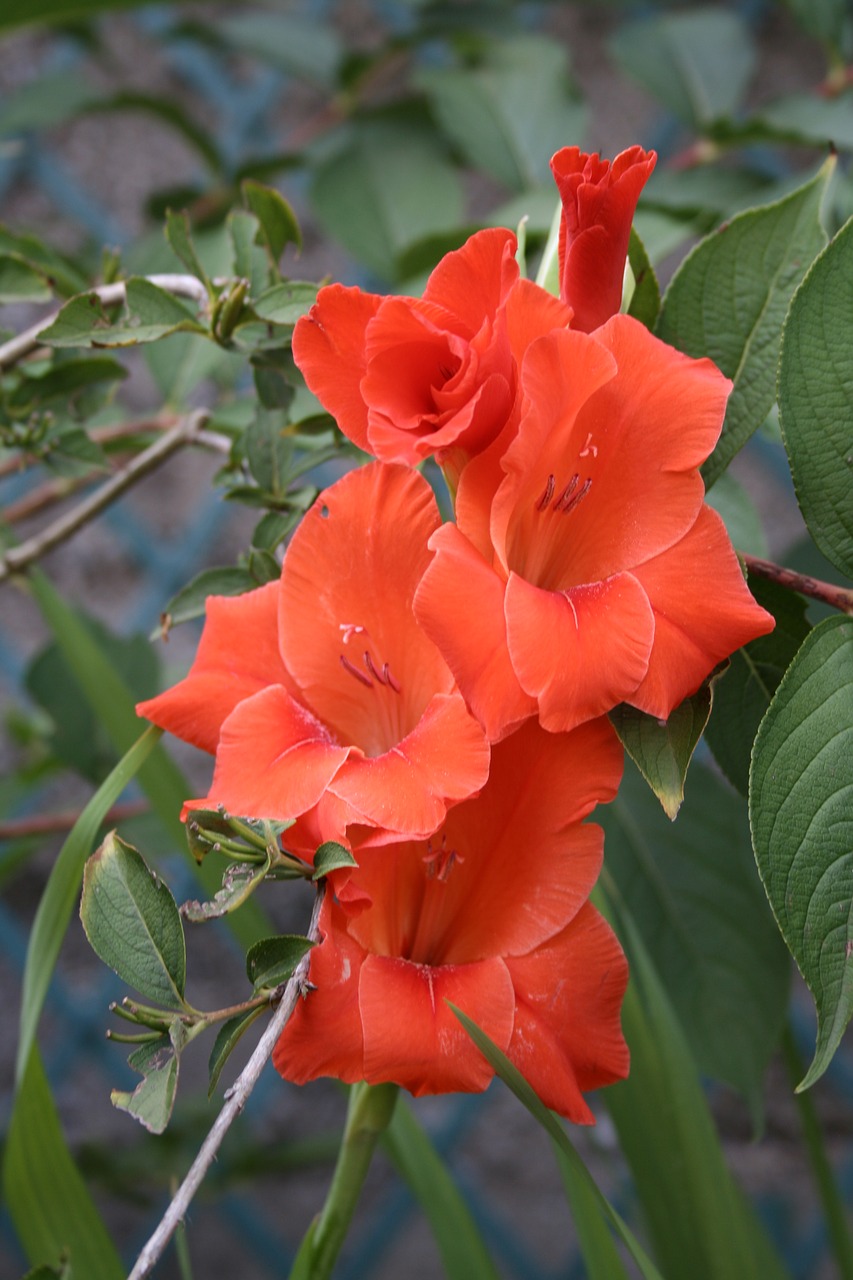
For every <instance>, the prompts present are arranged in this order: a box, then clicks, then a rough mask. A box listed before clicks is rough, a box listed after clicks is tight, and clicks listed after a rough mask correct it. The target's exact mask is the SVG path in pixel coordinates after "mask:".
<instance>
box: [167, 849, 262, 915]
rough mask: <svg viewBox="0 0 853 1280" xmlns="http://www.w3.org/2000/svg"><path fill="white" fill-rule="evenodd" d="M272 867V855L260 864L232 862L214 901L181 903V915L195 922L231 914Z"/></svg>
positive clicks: (253, 890) (252, 891) (240, 905)
mask: <svg viewBox="0 0 853 1280" xmlns="http://www.w3.org/2000/svg"><path fill="white" fill-rule="evenodd" d="M269 869H270V859H269V857H267V858H266V859H265V861H264V862H262V863H260V864H257V863H246V862H232V863H231V864H230V865H229V866H228V867H226V869H225V873H224V875H223V877H222V888H221V889H219V890H217V892H216V894H215V895H214V897H213V899H212V901H210V902H198V901H196V900H193V901H191V902H185V903H183V905H182V906H181V915H183V916H184V917H185V918H186V919H187V920H189V921H190V922H191V923H192V924H203V923H204V922H205V921H206V920H218V919H219V918H220V917H221V916H226V915H230V913H231V912H232V911H236V910H237V909H238V907H242V905H243V903H244V902H246V901H247V900H248V899H249V898H250V897H251V895H252V894H253V893H254V892H255V890H256V889H257V887H258V885H259V884H261V883H262V881H263V880H264V877H265V876H266V874H267V872H268V871H269Z"/></svg>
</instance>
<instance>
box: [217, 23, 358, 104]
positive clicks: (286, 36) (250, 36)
mask: <svg viewBox="0 0 853 1280" xmlns="http://www.w3.org/2000/svg"><path fill="white" fill-rule="evenodd" d="M216 29H217V31H221V32H222V33H223V35H224V36H225V39H226V43H227V46H228V48H229V49H230V50H242V51H243V52H244V53H249V54H251V55H252V56H253V57H256V58H263V60H264V61H265V62H269V63H271V64H272V65H273V66H274V67H279V68H280V69H281V70H282V71H285V72H286V73H287V74H288V75H291V76H295V77H297V78H298V79H300V80H308V81H309V82H311V83H313V84H317V85H320V86H321V87H323V88H328V87H329V86H330V85H333V84H334V83H335V81H336V78H337V72H338V66H339V64H340V62H341V60H342V58H343V53H344V51H343V47H342V45H341V41H340V38H339V36H338V35H337V33H336V32H335V30H334V27H333V26H332V25H331V24H330V23H328V22H317V21H312V20H311V19H310V18H305V17H302V16H301V15H300V14H295V13H243V14H237V15H235V16H233V17H229V18H226V19H225V20H224V21H223V22H219V23H217V26H216Z"/></svg>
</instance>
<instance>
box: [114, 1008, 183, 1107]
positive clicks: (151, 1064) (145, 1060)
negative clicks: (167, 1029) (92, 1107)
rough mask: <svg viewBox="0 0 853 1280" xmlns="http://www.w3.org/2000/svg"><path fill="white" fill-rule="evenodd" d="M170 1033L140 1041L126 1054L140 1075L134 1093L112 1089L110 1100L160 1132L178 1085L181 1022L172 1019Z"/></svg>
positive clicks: (181, 1034)
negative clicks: (136, 1046) (137, 1046)
mask: <svg viewBox="0 0 853 1280" xmlns="http://www.w3.org/2000/svg"><path fill="white" fill-rule="evenodd" d="M172 1032H173V1034H171V1035H168V1036H167V1035H162V1036H160V1037H158V1039H157V1040H154V1041H152V1042H151V1043H150V1044H146V1045H142V1046H141V1048H139V1049H137V1050H136V1051H135V1052H134V1053H132V1054H131V1055H130V1057H129V1058H128V1060H127V1061H128V1064H129V1066H131V1067H132V1068H133V1070H134V1071H138V1072H139V1074H140V1075H141V1076H142V1080H141V1082H140V1083H139V1084H138V1085H137V1086H136V1088H135V1089H134V1090H133V1093H125V1092H123V1091H122V1090H120V1089H113V1091H112V1093H111V1094H110V1102H112V1104H113V1106H114V1107H115V1108H116V1110H118V1111H126V1112H127V1113H128V1115H131V1116H133V1117H134V1119H135V1120H138V1121H139V1123H140V1124H141V1125H143V1126H144V1128H146V1129H147V1130H148V1132H149V1133H162V1132H163V1131H164V1129H165V1128H166V1126H167V1125H168V1123H169V1120H170V1118H171V1115H172V1109H173V1107H174V1105H175V1093H176V1091H177V1088H178V1068H179V1063H180V1053H181V1049H182V1048H183V1035H184V1034H185V1033H182V1028H180V1023H179V1022H178V1021H177V1020H176V1021H174V1022H173V1023H172Z"/></svg>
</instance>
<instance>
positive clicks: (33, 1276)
mask: <svg viewBox="0 0 853 1280" xmlns="http://www.w3.org/2000/svg"><path fill="white" fill-rule="evenodd" d="M22 1280H74V1277H73V1275H72V1274H71V1268H70V1266H68V1264H67V1263H64V1264H62V1266H61V1269H60V1270H59V1271H57V1270H56V1268H55V1267H36V1268H35V1270H33V1271H28V1272H27V1274H26V1275H25V1276H24V1277H23V1278H22Z"/></svg>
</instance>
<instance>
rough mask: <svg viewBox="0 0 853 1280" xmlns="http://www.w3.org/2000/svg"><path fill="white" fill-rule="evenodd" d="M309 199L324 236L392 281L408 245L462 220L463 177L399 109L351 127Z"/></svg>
mask: <svg viewBox="0 0 853 1280" xmlns="http://www.w3.org/2000/svg"><path fill="white" fill-rule="evenodd" d="M311 195H312V200H313V204H314V210H315V213H316V215H317V217H318V219H319V220H320V222H321V223H322V225H323V227H324V228H325V230H326V231H327V232H328V234H329V235H331V236H333V237H334V238H335V239H337V240H339V241H340V243H341V244H342V245H343V246H344V247H345V248H346V249H347V250H348V251H349V252H350V253H352V254H353V256H354V257H355V258H357V259H358V260H359V261H360V262H363V263H364V264H365V265H366V266H368V267H370V268H371V269H372V270H374V271H376V272H377V273H378V274H379V275H380V276H383V277H384V278H385V279H394V278H395V276H396V272H397V263H398V259H399V257H400V255H401V254H402V253H403V251H404V250H405V249H406V248H407V247H408V246H410V245H411V244H413V243H415V242H416V241H418V240H421V239H423V238H424V237H425V236H427V235H430V234H432V233H434V232H439V231H446V230H449V229H450V228H452V227H454V226H455V225H456V224H457V223H458V222H461V221H462V219H463V215H464V197H463V192H462V186H461V183H460V179H459V177H458V175H457V173H456V171H455V169H454V168H453V167H452V165H451V164H450V162H449V161H448V159H447V158H446V156H445V153H444V151H443V149H442V147H441V145H440V143H439V142H438V141H437V140H436V138H435V136H434V134H433V133H432V132H431V131H430V130H429V129H428V128H427V127H426V126H425V125H424V123H423V122H421V121H418V120H417V119H416V120H409V119H408V118H407V117H406V116H404V115H403V114H402V113H400V112H397V113H396V114H395V116H394V118H393V119H390V118H389V119H382V118H377V119H369V120H361V121H358V122H355V123H353V124H352V125H350V126H349V128H348V129H347V130H346V131H344V132H343V134H342V137H341V145H340V148H339V149H338V150H337V151H335V152H334V153H333V154H332V155H331V156H329V157H328V158H327V159H326V160H325V161H324V162H323V163H322V164H321V165H320V166H319V168H318V170H317V172H316V175H315V178H314V183H313V186H312V191H311Z"/></svg>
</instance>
